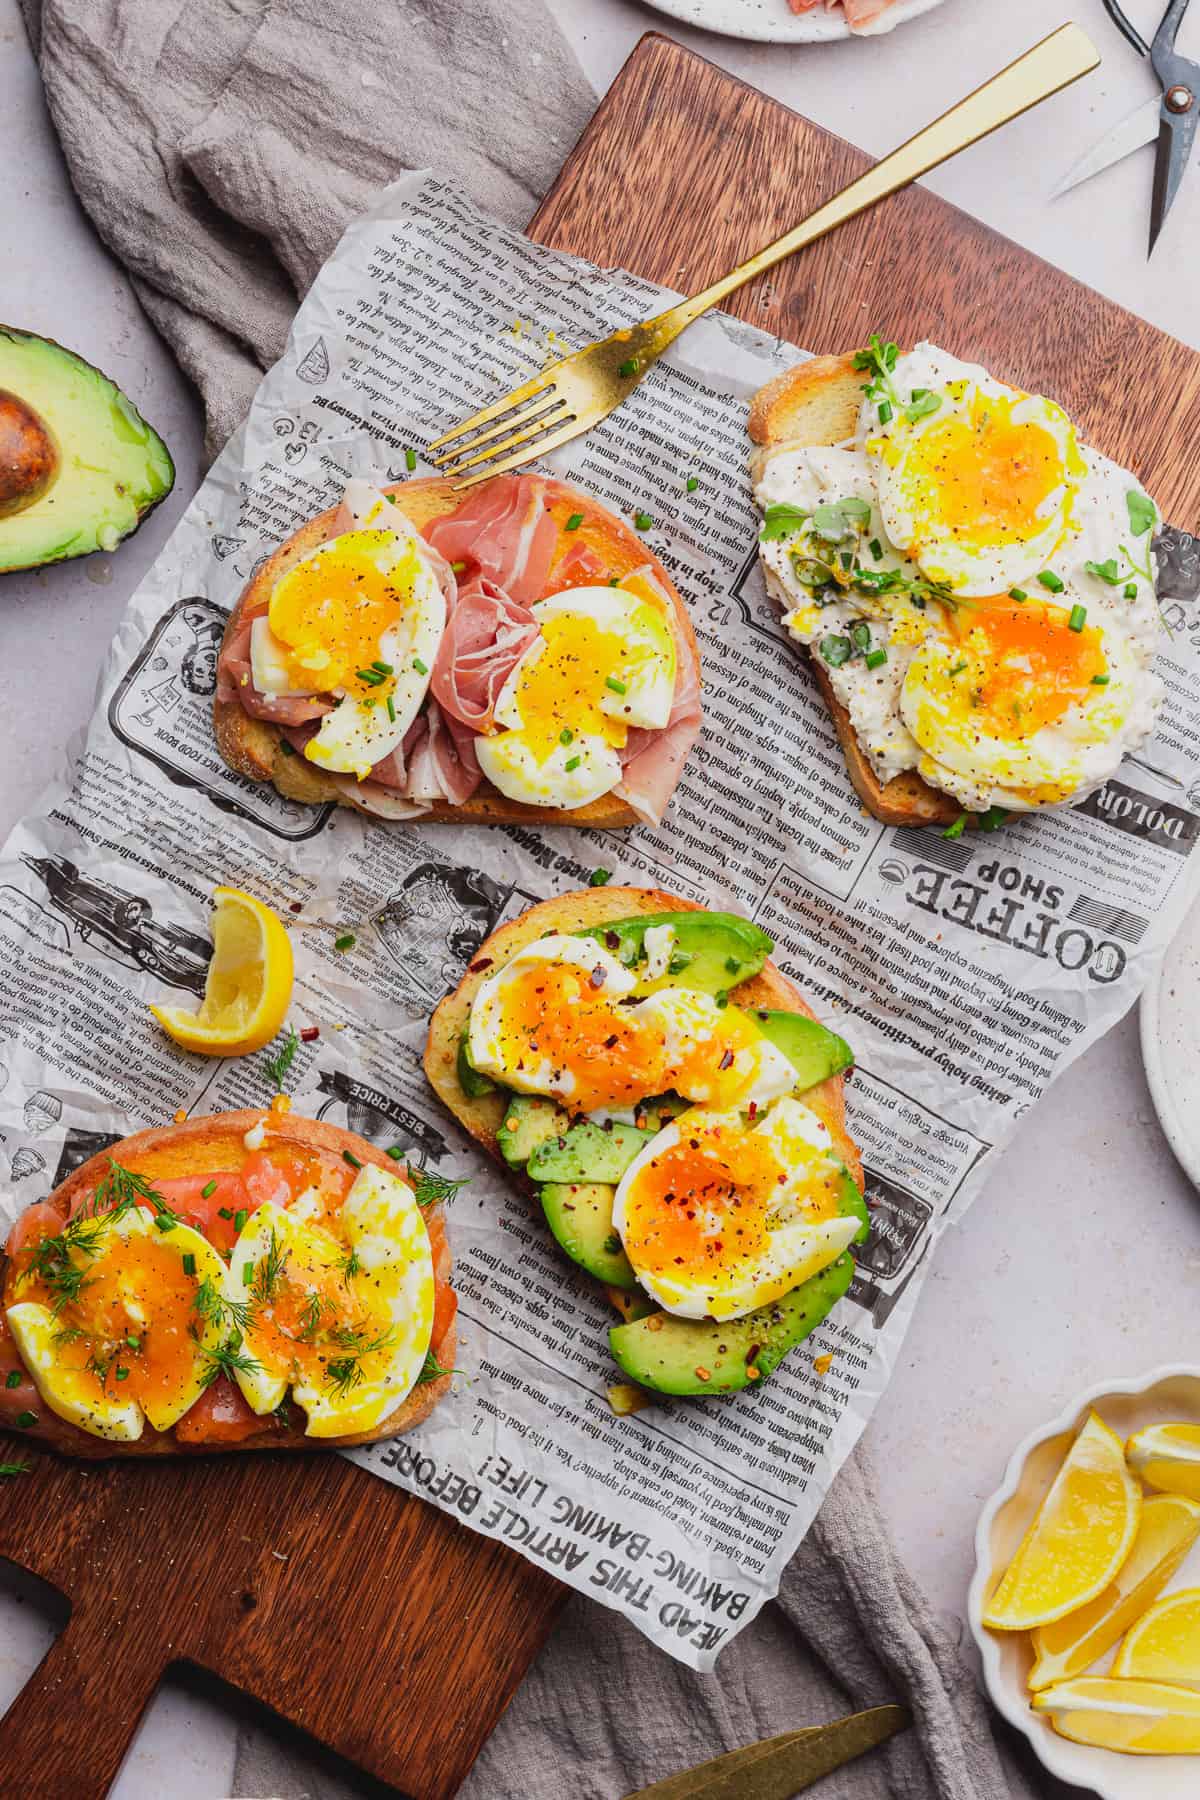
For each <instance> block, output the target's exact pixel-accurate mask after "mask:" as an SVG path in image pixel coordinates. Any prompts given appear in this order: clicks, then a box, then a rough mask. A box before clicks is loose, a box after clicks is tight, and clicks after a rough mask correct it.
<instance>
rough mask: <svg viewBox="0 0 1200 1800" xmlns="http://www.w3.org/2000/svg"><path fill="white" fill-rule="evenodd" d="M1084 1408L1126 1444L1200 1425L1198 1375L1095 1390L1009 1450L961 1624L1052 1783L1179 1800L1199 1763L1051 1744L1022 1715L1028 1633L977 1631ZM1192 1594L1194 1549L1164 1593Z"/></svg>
mask: <svg viewBox="0 0 1200 1800" xmlns="http://www.w3.org/2000/svg"><path fill="white" fill-rule="evenodd" d="M1092 1409H1094V1410H1095V1411H1096V1412H1098V1413H1099V1414H1100V1417H1101V1418H1102V1419H1103V1420H1104V1423H1105V1424H1106V1425H1109V1426H1111V1428H1112V1429H1113V1430H1114V1431H1115V1432H1116V1433H1117V1435H1118V1437H1121V1438H1128V1437H1131V1436H1132V1435H1133V1433H1134V1432H1135V1431H1140V1430H1141V1429H1142V1427H1143V1426H1144V1425H1154V1424H1159V1423H1166V1422H1167V1421H1174V1420H1181V1419H1182V1420H1185V1421H1187V1422H1188V1423H1189V1424H1200V1367H1195V1366H1193V1365H1192V1364H1189V1363H1179V1364H1172V1365H1170V1366H1168V1367H1165V1368H1161V1369H1152V1370H1151V1371H1150V1373H1149V1374H1148V1375H1143V1376H1140V1377H1138V1378H1137V1379H1136V1380H1133V1381H1104V1382H1101V1383H1100V1384H1099V1385H1098V1386H1097V1387H1094V1388H1091V1389H1089V1390H1088V1392H1087V1393H1086V1394H1079V1395H1077V1396H1076V1398H1075V1399H1074V1400H1072V1402H1071V1404H1070V1405H1069V1406H1068V1407H1066V1408H1064V1410H1063V1411H1062V1412H1061V1413H1059V1415H1058V1417H1057V1419H1052V1420H1051V1421H1050V1423H1049V1424H1048V1425H1043V1426H1041V1427H1040V1428H1039V1429H1038V1430H1037V1431H1032V1432H1030V1434H1029V1436H1028V1437H1027V1438H1026V1439H1025V1441H1024V1443H1021V1444H1018V1445H1017V1448H1016V1449H1015V1450H1014V1451H1013V1453H1012V1456H1011V1457H1010V1458H1009V1463H1008V1467H1007V1469H1006V1470H1005V1471H1004V1480H1003V1481H1002V1482H1001V1484H1000V1486H999V1488H998V1489H997V1491H996V1492H995V1493H994V1494H993V1495H992V1497H991V1499H990V1500H989V1501H988V1503H987V1505H986V1506H985V1507H984V1509H983V1511H982V1513H981V1514H980V1515H979V1524H978V1526H977V1527H976V1530H975V1574H974V1577H973V1578H972V1581H971V1589H970V1593H969V1595H968V1599H967V1617H968V1618H969V1620H970V1624H971V1631H972V1633H973V1634H974V1637H975V1642H976V1643H977V1644H978V1645H979V1651H980V1655H981V1656H982V1658H983V1674H984V1680H985V1681H986V1683H987V1690H988V1693H989V1694H990V1695H991V1698H992V1702H993V1704H994V1705H995V1706H996V1707H997V1709H998V1710H999V1711H1000V1712H1001V1713H1003V1715H1004V1717H1005V1718H1006V1719H1007V1720H1008V1721H1009V1722H1010V1724H1013V1725H1015V1726H1016V1728H1017V1730H1018V1731H1022V1732H1024V1734H1025V1736H1026V1737H1027V1738H1028V1739H1029V1742H1030V1743H1031V1744H1032V1745H1033V1748H1034V1750H1035V1752H1036V1754H1037V1755H1038V1757H1039V1758H1040V1759H1041V1762H1042V1763H1043V1765H1044V1766H1045V1767H1046V1768H1047V1769H1049V1771H1050V1773H1051V1774H1052V1775H1057V1776H1058V1777H1059V1779H1060V1780H1062V1781H1070V1782H1074V1783H1075V1784H1076V1785H1077V1786H1079V1787H1083V1788H1092V1789H1093V1790H1094V1791H1095V1792H1096V1793H1097V1794H1098V1795H1099V1796H1100V1800H1184V1796H1192V1795H1200V1757H1197V1758H1190V1757H1184V1756H1123V1755H1121V1754H1120V1752H1118V1751H1115V1750H1099V1749H1096V1748H1095V1747H1093V1746H1092V1745H1089V1744H1073V1743H1071V1741H1070V1740H1069V1739H1068V1738H1064V1737H1059V1735H1058V1733H1057V1732H1056V1731H1055V1730H1054V1728H1053V1726H1052V1725H1051V1724H1050V1721H1049V1720H1048V1719H1046V1718H1043V1717H1042V1716H1041V1715H1040V1714H1038V1713H1035V1712H1033V1711H1031V1710H1030V1706H1029V1691H1028V1689H1027V1687H1026V1685H1025V1683H1026V1678H1027V1676H1028V1674H1029V1670H1030V1668H1031V1666H1032V1663H1033V1651H1032V1649H1031V1648H1030V1641H1029V1634H1028V1633H1027V1632H1023V1631H1014V1632H1006V1631H989V1630H988V1629H987V1628H986V1626H985V1625H984V1623H983V1616H982V1615H983V1609H984V1606H985V1604H986V1602H987V1600H988V1597H989V1596H990V1594H991V1592H992V1589H993V1588H994V1587H995V1585H996V1582H997V1581H998V1579H999V1577H1000V1575H1001V1574H1002V1573H1003V1571H1004V1570H1005V1569H1006V1568H1007V1567H1008V1564H1009V1563H1010V1562H1011V1560H1012V1557H1013V1553H1014V1551H1015V1550H1016V1548H1017V1545H1018V1544H1019V1543H1020V1541H1021V1539H1022V1537H1023V1536H1024V1535H1025V1531H1026V1528H1027V1527H1028V1525H1029V1522H1030V1520H1031V1519H1032V1518H1033V1515H1034V1513H1035V1512H1036V1511H1037V1509H1038V1507H1039V1506H1040V1505H1041V1502H1042V1500H1043V1498H1044V1496H1045V1494H1046V1491H1047V1489H1048V1488H1049V1486H1050V1483H1051V1482H1052V1481H1053V1480H1054V1477H1055V1475H1056V1473H1057V1472H1058V1468H1059V1465H1060V1464H1061V1462H1062V1459H1063V1457H1064V1456H1065V1455H1066V1453H1067V1450H1068V1449H1069V1447H1070V1444H1071V1442H1072V1439H1073V1438H1074V1436H1075V1433H1076V1431H1077V1430H1078V1429H1079V1427H1080V1426H1081V1425H1082V1424H1083V1422H1084V1419H1085V1418H1086V1416H1087V1414H1088V1412H1089V1411H1091V1410H1092ZM1196 1586H1200V1545H1196V1546H1193V1548H1192V1551H1191V1552H1190V1554H1189V1555H1188V1557H1187V1559H1186V1560H1185V1561H1184V1563H1183V1564H1182V1566H1181V1567H1180V1568H1179V1569H1178V1570H1177V1571H1176V1573H1175V1575H1174V1576H1173V1577H1172V1579H1171V1580H1170V1581H1169V1582H1168V1583H1167V1587H1166V1590H1165V1591H1166V1592H1168V1593H1169V1592H1170V1591H1171V1590H1172V1589H1173V1588H1179V1587H1196ZM1115 1649H1116V1646H1115V1645H1114V1647H1113V1651H1112V1652H1110V1653H1109V1656H1107V1657H1105V1658H1104V1659H1103V1661H1102V1662H1101V1663H1100V1664H1099V1665H1098V1670H1097V1671H1096V1672H1098V1673H1103V1671H1104V1669H1105V1668H1106V1666H1107V1664H1108V1662H1109V1660H1110V1659H1111V1656H1112V1655H1113V1654H1115Z"/></svg>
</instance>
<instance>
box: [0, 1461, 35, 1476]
mask: <svg viewBox="0 0 1200 1800" xmlns="http://www.w3.org/2000/svg"><path fill="white" fill-rule="evenodd" d="M32 1467H33V1464H32V1463H27V1462H25V1463H0V1475H28V1473H29V1471H30V1470H31V1469H32Z"/></svg>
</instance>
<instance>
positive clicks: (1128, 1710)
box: [1033, 1675, 1200, 1756]
mask: <svg viewBox="0 0 1200 1800" xmlns="http://www.w3.org/2000/svg"><path fill="white" fill-rule="evenodd" d="M1033 1710H1034V1712H1038V1713H1048V1714H1049V1715H1050V1723H1051V1724H1052V1725H1053V1727H1054V1729H1055V1731H1057V1732H1058V1734H1059V1736H1060V1737H1065V1738H1071V1739H1072V1740H1073V1741H1074V1742H1075V1743H1076V1744H1096V1745H1098V1746H1099V1747H1100V1748H1101V1749H1102V1750H1124V1751H1125V1752H1127V1753H1128V1754H1130V1755H1133V1756H1194V1755H1195V1754H1196V1753H1197V1752H1198V1751H1200V1694H1197V1693H1194V1692H1192V1690H1191V1689H1189V1688H1182V1687H1172V1686H1170V1684H1169V1683H1168V1682H1165V1681H1120V1680H1117V1679H1116V1678H1115V1677H1112V1676H1108V1675H1084V1676H1081V1677H1080V1678H1079V1679H1078V1680H1076V1681H1059V1682H1056V1683H1055V1685H1054V1686H1053V1687H1048V1688H1043V1689H1042V1691H1041V1693H1040V1694H1035V1695H1034V1696H1033Z"/></svg>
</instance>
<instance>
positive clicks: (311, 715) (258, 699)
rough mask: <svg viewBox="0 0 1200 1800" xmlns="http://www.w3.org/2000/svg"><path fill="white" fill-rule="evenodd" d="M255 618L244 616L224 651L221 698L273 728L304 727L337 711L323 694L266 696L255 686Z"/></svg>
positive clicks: (219, 685)
mask: <svg viewBox="0 0 1200 1800" xmlns="http://www.w3.org/2000/svg"><path fill="white" fill-rule="evenodd" d="M261 617H262V610H261V609H260V610H259V611H258V612H257V613H255V614H254V615H253V617H243V618H242V619H241V620H239V622H238V627H237V630H236V631H235V632H234V633H233V635H232V636H231V637H230V639H229V641H228V643H226V644H225V645H224V646H223V647H222V650H221V655H220V657H219V659H218V661H217V699H218V700H236V701H237V703H238V705H239V706H240V707H241V709H242V711H243V712H248V713H249V714H250V717H251V718H252V719H268V720H269V721H270V723H271V724H272V725H304V724H306V723H307V722H308V721H309V720H310V719H313V720H315V719H322V718H324V716H325V714H326V713H327V712H332V711H333V701H332V700H325V699H322V697H321V696H320V695H319V694H264V693H261V692H260V691H259V689H258V688H256V687H255V685H254V673H253V670H252V669H251V666H250V628H251V626H252V625H253V624H254V619H255V618H261Z"/></svg>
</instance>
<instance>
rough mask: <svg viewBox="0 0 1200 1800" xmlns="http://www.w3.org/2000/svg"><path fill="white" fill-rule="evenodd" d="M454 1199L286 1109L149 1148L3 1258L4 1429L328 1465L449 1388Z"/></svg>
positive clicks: (35, 1215) (423, 1413)
mask: <svg viewBox="0 0 1200 1800" xmlns="http://www.w3.org/2000/svg"><path fill="white" fill-rule="evenodd" d="M447 1191H453V1190H452V1188H449V1189H448V1187H447V1184H446V1183H445V1182H443V1181H441V1180H439V1178H437V1177H436V1176H434V1177H430V1176H428V1175H427V1174H425V1173H423V1172H422V1171H420V1170H416V1169H414V1170H412V1171H409V1170H408V1169H406V1168H405V1166H404V1164H403V1163H398V1162H397V1161H395V1160H393V1159H392V1158H391V1157H390V1156H388V1155H386V1154H385V1153H384V1152H383V1151H381V1150H379V1149H377V1148H376V1147H375V1146H374V1145H372V1144H369V1143H367V1142H366V1140H365V1139H363V1138H361V1137H358V1136H356V1135H355V1134H354V1133H353V1132H349V1131H344V1130H341V1129H339V1128H338V1127H336V1126H333V1125H330V1124H327V1123H324V1122H323V1121H319V1120H312V1119H303V1118H299V1117H296V1116H295V1115H290V1114H286V1115H285V1114H282V1113H280V1112H278V1111H276V1110H269V1111H267V1112H266V1113H263V1112H262V1111H242V1112H231V1113H217V1114H213V1115H212V1116H211V1117H207V1118H196V1119H189V1120H187V1121H185V1122H184V1123H182V1124H177V1125H168V1126H163V1127H159V1128H155V1129H151V1130H148V1131H140V1132H137V1133H136V1134H135V1135H134V1136H132V1137H128V1138H124V1139H123V1140H121V1142H119V1143H117V1144H114V1145H113V1146H112V1148H111V1150H107V1151H103V1152H101V1153H100V1154H99V1155H97V1156H93V1157H91V1158H89V1160H88V1161H87V1162H85V1163H84V1164H83V1165H82V1166H81V1167H80V1168H78V1169H76V1170H74V1171H73V1173H72V1174H70V1175H69V1176H68V1177H67V1179H66V1180H65V1181H63V1182H62V1183H61V1185H60V1186H59V1187H58V1188H56V1189H55V1191H54V1192H53V1193H52V1194H51V1195H50V1196H49V1198H48V1199H47V1200H44V1201H39V1202H37V1203H36V1204H34V1205H33V1206H31V1207H28V1208H26V1210H25V1211H24V1212H23V1213H22V1214H20V1216H19V1217H18V1219H17V1220H16V1223H15V1224H14V1226H13V1228H12V1230H11V1231H10V1233H9V1236H8V1240H7V1245H6V1249H5V1251H4V1253H3V1255H2V1256H0V1284H2V1287H3V1312H2V1313H0V1428H3V1429H4V1430H7V1431H12V1432H16V1433H18V1434H19V1435H20V1436H22V1437H24V1438H26V1439H28V1440H29V1441H31V1442H33V1443H37V1444H44V1445H48V1446H49V1447H51V1448H53V1449H55V1450H59V1451H62V1452H64V1453H66V1454H68V1455H72V1456H79V1457H108V1456H165V1455H194V1454H199V1453H204V1452H208V1451H214V1450H259V1449H270V1450H299V1449H322V1448H328V1449H334V1448H342V1447H345V1446H348V1445H353V1444H369V1443H374V1442H376V1441H377V1440H379V1439H381V1438H389V1437H395V1436H398V1435H399V1434H401V1433H402V1432H405V1431H410V1430H412V1428H413V1427H414V1426H416V1425H418V1424H420V1423H421V1421H422V1420H423V1419H425V1418H427V1417H428V1415H429V1414H430V1412H431V1411H432V1410H433V1408H434V1407H435V1406H436V1405H437V1403H438V1401H439V1400H440V1399H441V1398H442V1396H443V1395H444V1394H445V1393H446V1391H447V1389H448V1388H449V1385H450V1376H451V1374H452V1372H453V1368H454V1357H455V1313H456V1310H457V1301H456V1298H455V1294H454V1290H453V1288H452V1287H451V1285H450V1251H449V1247H448V1245H447V1242H446V1232H445V1223H444V1219H443V1215H442V1208H441V1204H440V1200H441V1198H442V1197H443V1195H444V1194H445V1193H446V1192H447Z"/></svg>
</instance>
